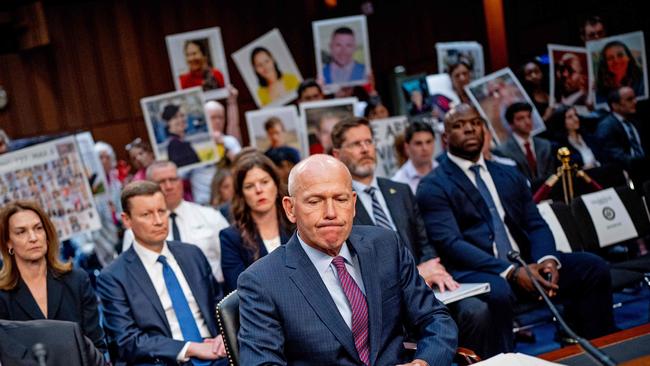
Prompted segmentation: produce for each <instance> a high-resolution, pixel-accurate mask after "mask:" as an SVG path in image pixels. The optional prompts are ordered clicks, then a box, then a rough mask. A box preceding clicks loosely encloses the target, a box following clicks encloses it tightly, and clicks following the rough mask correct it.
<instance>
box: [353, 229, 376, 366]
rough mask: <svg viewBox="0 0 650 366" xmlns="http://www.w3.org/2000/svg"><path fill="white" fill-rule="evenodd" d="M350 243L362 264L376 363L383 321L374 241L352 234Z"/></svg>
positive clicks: (373, 361)
mask: <svg viewBox="0 0 650 366" xmlns="http://www.w3.org/2000/svg"><path fill="white" fill-rule="evenodd" d="M348 244H350V246H351V247H352V249H353V250H354V251H355V252H356V253H357V259H358V260H359V265H360V266H361V278H362V279H363V286H364V287H365V289H366V302H367V303H368V326H369V329H368V331H369V335H370V364H371V365H374V364H375V359H376V358H377V354H378V353H379V341H380V337H381V331H382V323H381V321H382V320H381V305H382V298H381V286H380V283H379V282H378V281H377V276H374V275H373V274H374V271H375V269H374V267H375V266H376V263H377V262H376V261H375V252H374V250H373V247H372V246H373V243H369V242H367V241H365V240H364V239H363V238H362V237H361V236H359V235H356V234H351V235H350V238H349V239H348Z"/></svg>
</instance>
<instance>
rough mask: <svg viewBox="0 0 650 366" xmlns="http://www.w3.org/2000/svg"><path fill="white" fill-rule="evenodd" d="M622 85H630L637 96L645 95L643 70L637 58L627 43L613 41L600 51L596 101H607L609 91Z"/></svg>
mask: <svg viewBox="0 0 650 366" xmlns="http://www.w3.org/2000/svg"><path fill="white" fill-rule="evenodd" d="M622 86H629V87H630V88H632V90H634V94H636V95H637V96H639V95H645V90H644V85H643V70H642V69H641V66H639V64H638V63H637V61H636V58H634V55H633V54H632V52H631V51H630V49H629V47H628V46H627V45H626V44H625V43H623V42H621V41H611V42H609V43H607V44H606V45H605V47H603V49H602V51H601V52H600V57H599V61H598V75H597V76H596V102H597V103H603V102H606V101H607V96H608V95H609V93H610V92H612V91H614V90H616V89H618V88H620V87H622Z"/></svg>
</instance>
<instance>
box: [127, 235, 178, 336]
mask: <svg viewBox="0 0 650 366" xmlns="http://www.w3.org/2000/svg"><path fill="white" fill-rule="evenodd" d="M124 259H125V260H126V261H127V262H130V263H129V264H128V265H127V266H126V268H127V270H128V271H129V275H130V276H131V277H132V280H133V282H135V283H137V284H138V286H139V287H140V289H141V290H142V293H143V294H144V296H145V297H146V298H147V299H148V300H149V301H150V302H151V305H153V308H154V309H155V310H156V313H158V316H159V317H160V320H162V322H163V324H164V325H165V329H166V330H167V336H169V337H171V328H170V327H169V323H168V322H167V317H166V316H165V311H164V310H163V307H162V304H161V303H160V298H159V297H158V294H157V293H156V289H155V288H154V287H153V283H151V278H149V274H148V273H147V270H146V269H145V268H144V265H143V264H142V261H141V260H140V258H138V255H137V254H136V253H135V250H134V249H133V246H131V248H129V250H127V251H126V252H125V253H124Z"/></svg>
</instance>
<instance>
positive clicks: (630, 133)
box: [623, 120, 645, 158]
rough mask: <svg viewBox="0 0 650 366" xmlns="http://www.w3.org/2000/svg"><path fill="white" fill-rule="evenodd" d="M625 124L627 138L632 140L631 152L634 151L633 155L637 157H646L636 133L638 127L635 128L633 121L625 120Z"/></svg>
mask: <svg viewBox="0 0 650 366" xmlns="http://www.w3.org/2000/svg"><path fill="white" fill-rule="evenodd" d="M623 126H624V127H625V133H627V138H628V140H629V141H630V150H631V151H630V152H631V153H632V157H635V158H642V157H644V156H645V152H644V151H643V148H642V147H641V142H640V141H639V139H638V135H637V134H636V129H635V128H634V125H633V124H632V122H630V121H627V120H623Z"/></svg>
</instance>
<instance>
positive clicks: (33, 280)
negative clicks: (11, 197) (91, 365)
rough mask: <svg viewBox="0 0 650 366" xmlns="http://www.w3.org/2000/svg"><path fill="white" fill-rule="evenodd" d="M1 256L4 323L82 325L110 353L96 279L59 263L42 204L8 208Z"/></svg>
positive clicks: (2, 220)
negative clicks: (93, 282)
mask: <svg viewBox="0 0 650 366" xmlns="http://www.w3.org/2000/svg"><path fill="white" fill-rule="evenodd" d="M0 252H1V253H2V262H3V266H2V269H0V319H6V320H21V321H22V320H34V319H55V320H66V321H71V322H76V323H78V324H79V325H80V328H81V329H82V331H83V333H84V335H85V336H86V337H88V338H90V339H91V340H92V341H93V343H94V344H95V347H97V348H98V349H99V350H100V351H105V350H106V343H105V341H104V331H103V330H102V328H101V327H100V326H99V312H98V311H97V298H96V297H95V292H94V291H93V288H92V287H91V285H90V279H89V278H88V275H87V274H86V272H84V271H82V270H78V269H72V265H71V264H70V263H62V262H61V261H60V260H59V241H58V238H57V235H56V228H55V227H54V224H53V223H52V221H50V219H49V217H47V215H46V214H45V212H44V211H43V210H42V209H41V208H40V207H39V206H38V205H37V204H36V203H34V202H30V201H14V202H10V203H9V204H7V205H5V206H4V207H3V208H2V210H1V211H0Z"/></svg>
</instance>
